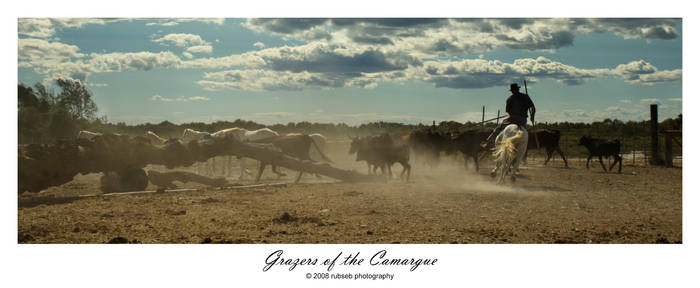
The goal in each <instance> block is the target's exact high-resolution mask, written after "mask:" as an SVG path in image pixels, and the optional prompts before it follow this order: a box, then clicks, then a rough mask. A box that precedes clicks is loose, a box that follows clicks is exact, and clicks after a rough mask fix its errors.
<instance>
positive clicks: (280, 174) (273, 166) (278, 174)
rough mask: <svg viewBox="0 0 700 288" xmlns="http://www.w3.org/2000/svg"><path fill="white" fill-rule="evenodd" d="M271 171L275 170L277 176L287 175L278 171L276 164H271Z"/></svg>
mask: <svg viewBox="0 0 700 288" xmlns="http://www.w3.org/2000/svg"><path fill="white" fill-rule="evenodd" d="M272 172H275V174H277V178H281V177H284V176H287V174H284V173H282V172H280V171H279V168H278V167H277V165H272Z"/></svg>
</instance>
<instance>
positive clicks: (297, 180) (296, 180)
mask: <svg viewBox="0 0 700 288" xmlns="http://www.w3.org/2000/svg"><path fill="white" fill-rule="evenodd" d="M301 174H304V172H302V171H299V174H297V179H295V180H294V183H295V184H296V183H299V180H301Z"/></svg>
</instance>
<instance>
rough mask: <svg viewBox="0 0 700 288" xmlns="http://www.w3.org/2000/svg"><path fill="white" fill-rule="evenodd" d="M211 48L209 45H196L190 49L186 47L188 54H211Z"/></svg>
mask: <svg viewBox="0 0 700 288" xmlns="http://www.w3.org/2000/svg"><path fill="white" fill-rule="evenodd" d="M212 50H213V49H212V47H211V46H210V45H197V46H192V47H187V52H190V53H211V52H212Z"/></svg>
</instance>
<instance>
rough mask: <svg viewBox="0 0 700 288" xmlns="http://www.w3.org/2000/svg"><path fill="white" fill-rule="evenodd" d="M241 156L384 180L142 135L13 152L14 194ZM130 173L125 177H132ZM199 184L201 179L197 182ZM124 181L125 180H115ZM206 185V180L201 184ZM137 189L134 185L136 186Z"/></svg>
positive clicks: (222, 143) (216, 143)
mask: <svg viewBox="0 0 700 288" xmlns="http://www.w3.org/2000/svg"><path fill="white" fill-rule="evenodd" d="M226 155H232V156H240V157H248V158H253V159H256V160H259V161H262V162H265V163H269V164H274V165H277V166H281V167H285V168H288V169H292V170H296V171H303V172H308V173H316V174H320V175H324V176H328V177H331V178H335V179H338V180H341V181H345V182H372V181H383V180H384V178H382V177H380V176H375V175H363V174H359V173H357V172H355V171H348V170H342V169H338V168H335V167H332V166H330V165H328V164H316V163H312V162H309V161H299V160H297V159H296V158H292V157H290V156H287V155H284V154H283V153H282V152H279V151H275V150H272V149H268V148H265V147H264V146H263V147H261V146H254V145H249V144H247V143H243V142H240V141H237V140H236V139H234V138H231V137H228V138H215V139H204V140H199V141H191V142H189V143H187V144H184V143H182V142H180V141H177V140H169V141H167V142H166V143H165V144H164V145H163V146H158V147H156V146H153V145H151V143H150V141H149V140H148V139H146V138H145V137H141V136H137V137H133V138H132V137H128V136H124V135H115V134H105V135H101V136H97V137H95V138H93V139H91V140H87V139H73V140H61V141H58V142H57V143H55V144H30V145H21V146H19V148H18V158H19V159H18V164H19V171H18V172H19V173H18V174H19V175H18V176H19V185H18V192H19V193H21V192H24V191H30V192H38V191H41V190H43V189H46V188H49V187H51V186H57V185H61V184H64V183H67V182H69V181H71V180H72V179H73V177H74V176H75V175H77V174H78V173H80V174H87V173H105V175H107V174H109V173H114V172H116V173H118V174H119V173H120V172H121V171H131V172H134V175H137V176H138V175H141V173H140V172H135V171H136V170H141V172H143V171H142V169H143V168H144V167H145V166H146V165H149V164H154V165H164V166H165V167H166V168H168V169H173V168H175V167H188V166H191V165H193V164H194V163H196V162H204V161H206V160H208V159H209V158H212V157H216V156H226ZM131 172H130V173H131ZM122 178H134V179H137V180H139V183H137V184H138V185H134V186H133V187H132V185H131V183H126V184H125V183H121V184H119V186H120V188H117V189H118V190H124V188H121V186H128V188H132V189H133V188H138V187H141V186H143V183H140V182H141V180H140V179H143V177H142V176H138V177H121V176H120V179H122ZM200 180H201V179H200ZM120 181H121V182H124V181H125V180H120ZM204 181H206V180H204ZM136 186H138V187H136Z"/></svg>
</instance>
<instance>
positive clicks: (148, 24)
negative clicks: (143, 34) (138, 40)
mask: <svg viewBox="0 0 700 288" xmlns="http://www.w3.org/2000/svg"><path fill="white" fill-rule="evenodd" d="M177 24H180V23H178V22H175V21H169V22H149V23H146V26H165V27H169V26H175V25H177Z"/></svg>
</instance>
